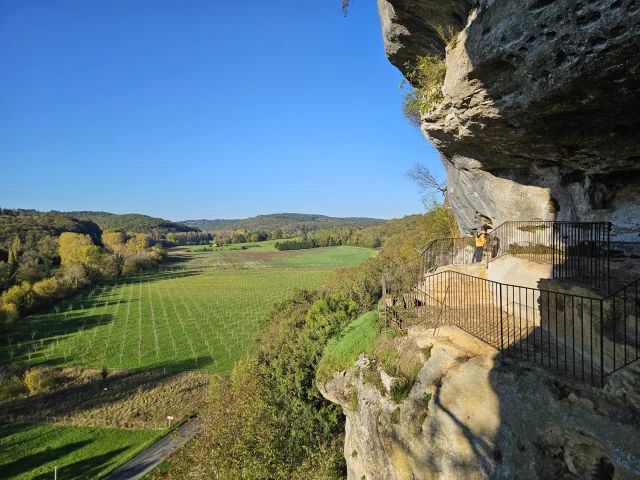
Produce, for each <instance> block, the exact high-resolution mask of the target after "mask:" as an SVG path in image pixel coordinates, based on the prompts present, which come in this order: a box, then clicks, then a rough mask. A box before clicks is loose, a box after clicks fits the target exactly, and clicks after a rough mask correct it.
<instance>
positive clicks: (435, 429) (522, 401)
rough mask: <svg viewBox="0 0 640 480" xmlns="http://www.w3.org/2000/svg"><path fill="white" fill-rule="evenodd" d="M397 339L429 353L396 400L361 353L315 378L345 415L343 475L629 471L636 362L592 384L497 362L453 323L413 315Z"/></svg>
mask: <svg viewBox="0 0 640 480" xmlns="http://www.w3.org/2000/svg"><path fill="white" fill-rule="evenodd" d="M407 341H410V342H415V344H416V347H417V348H414V351H418V352H420V351H422V352H425V353H426V356H427V357H428V359H427V360H426V362H425V363H424V366H423V367H422V369H421V370H420V372H419V374H418V376H417V379H416V382H415V384H414V385H413V387H412V389H411V391H410V393H409V395H408V396H407V397H406V398H405V399H404V400H402V401H400V402H399V403H395V402H394V401H393V400H392V395H390V390H391V388H392V385H393V382H394V379H393V378H390V377H389V376H388V375H386V374H385V373H384V372H383V371H381V370H380V367H379V366H377V365H375V364H372V363H371V361H370V360H369V359H368V358H366V357H365V356H364V355H361V357H360V359H359V360H358V361H357V362H356V365H355V366H354V367H353V368H352V369H350V370H348V371H346V372H340V373H337V374H336V375H335V376H334V377H333V378H332V379H331V380H329V381H328V382H327V383H326V384H321V385H319V387H320V389H321V391H322V393H323V395H325V397H327V398H328V399H329V400H331V401H333V402H335V403H338V404H341V405H342V407H343V410H344V412H345V415H346V438H345V447H344V453H345V458H346V460H347V467H348V478H349V479H350V480H362V479H367V480H385V479H389V480H391V479H393V480H397V479H462V478H464V479H495V478H504V479H534V478H539V479H554V478H563V479H578V478H585V479H587V478H591V479H613V478H615V479H631V478H639V476H640V423H639V422H638V412H640V396H638V394H637V390H634V389H633V387H632V385H633V383H634V382H636V381H637V380H638V378H637V377H638V372H637V371H636V372H632V371H631V370H629V371H627V372H625V373H624V374H619V375H617V376H615V377H614V378H613V379H612V380H611V382H610V384H609V385H608V386H607V387H606V388H605V389H604V390H600V389H596V388H592V387H588V386H585V385H584V384H578V383H573V382H571V381H568V380H563V379H559V378H556V377H553V376H552V375H551V374H549V373H548V372H546V371H544V370H542V369H539V368H537V367H536V366H534V365H528V364H525V363H520V364H512V365H508V366H505V365H503V364H502V362H501V361H499V359H498V357H497V353H496V351H495V350H494V349H492V348H490V347H488V346H487V345H486V344H484V343H482V342H480V341H478V340H476V339H475V338H474V337H472V336H470V335H468V334H466V333H465V332H462V331H461V330H458V329H457V328H455V327H442V328H440V329H439V330H438V331H437V332H436V331H434V330H426V329H424V328H418V327H412V328H411V329H410V330H409V335H408V337H407ZM420 349H422V350H420ZM405 350H406V345H405ZM419 355H420V356H422V355H423V353H419ZM421 358H422V357H421ZM372 370H373V371H376V370H377V371H378V373H379V374H380V378H381V379H382V382H381V383H380V382H375V381H372V380H371V377H372V374H371V372H372ZM376 383H377V384H376ZM634 392H635V393H634ZM396 400H397V398H396Z"/></svg>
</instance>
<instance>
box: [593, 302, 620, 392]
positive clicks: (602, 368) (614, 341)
mask: <svg viewBox="0 0 640 480" xmlns="http://www.w3.org/2000/svg"><path fill="white" fill-rule="evenodd" d="M615 300H616V299H615V297H614V299H613V301H614V302H615ZM591 321H592V322H593V309H592V311H591ZM613 321H614V324H615V321H616V319H615V317H614V319H613ZM615 348H616V339H615V337H614V338H613V351H614V356H615ZM591 383H593V380H592V382H591ZM600 386H601V387H604V300H603V299H600Z"/></svg>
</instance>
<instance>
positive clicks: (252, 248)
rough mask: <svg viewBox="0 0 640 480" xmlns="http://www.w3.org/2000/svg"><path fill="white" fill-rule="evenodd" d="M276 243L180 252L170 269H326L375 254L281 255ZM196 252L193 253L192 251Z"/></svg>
mask: <svg viewBox="0 0 640 480" xmlns="http://www.w3.org/2000/svg"><path fill="white" fill-rule="evenodd" d="M274 243H275V241H274V240H271V241H268V242H260V243H245V244H242V246H245V249H244V250H243V249H242V247H241V246H240V245H229V246H226V247H218V248H216V249H214V250H213V251H212V252H199V251H197V249H198V247H191V248H188V247H186V248H184V247H183V248H180V249H176V255H175V259H176V261H175V262H174V263H173V264H170V267H173V266H176V267H181V268H197V269H199V268H237V267H240V268H257V267H294V266H298V267H326V268H338V267H348V266H352V265H359V264H361V263H362V262H364V261H365V260H368V259H369V258H371V257H372V256H374V254H375V251H374V250H371V249H368V248H361V247H348V246H341V247H327V248H311V249H308V250H289V251H284V252H280V251H278V250H276V249H275V248H274V247H273V244H274ZM190 250H193V251H190Z"/></svg>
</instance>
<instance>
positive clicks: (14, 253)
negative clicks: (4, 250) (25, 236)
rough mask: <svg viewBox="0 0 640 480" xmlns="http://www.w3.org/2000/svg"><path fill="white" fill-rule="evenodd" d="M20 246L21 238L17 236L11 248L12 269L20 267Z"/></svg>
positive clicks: (10, 260)
mask: <svg viewBox="0 0 640 480" xmlns="http://www.w3.org/2000/svg"><path fill="white" fill-rule="evenodd" d="M20 245H21V242H20V237H19V236H17V235H16V236H15V237H14V238H13V241H12V242H11V246H10V247H9V265H10V266H11V268H12V269H15V268H17V266H18V261H19V260H20Z"/></svg>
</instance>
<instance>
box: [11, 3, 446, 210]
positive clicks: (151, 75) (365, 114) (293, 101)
mask: <svg viewBox="0 0 640 480" xmlns="http://www.w3.org/2000/svg"><path fill="white" fill-rule="evenodd" d="M0 71H1V72H2V74H1V75H0V181H1V182H2V184H1V187H0V206H2V207H9V208H15V207H21V208H35V209H38V210H51V209H53V210H102V211H109V212H114V213H129V212H136V213H144V214H147V215H153V216H160V217H164V218H169V219H172V220H183V219H193V218H243V217H247V216H255V215H259V214H267V213H277V212H300V213H320V214H326V215H332V216H369V217H378V218H392V217H399V216H403V215H406V214H410V213H417V212H420V211H422V210H423V207H422V204H421V202H420V197H419V193H418V191H417V189H416V187H415V186H414V185H413V184H412V183H411V181H410V180H408V179H407V178H406V177H405V176H404V174H405V172H406V171H407V170H408V169H409V168H410V167H411V166H412V165H413V164H415V163H416V162H420V163H423V164H425V165H427V166H429V167H430V168H432V169H435V170H437V171H438V172H442V167H441V165H440V161H439V159H438V156H437V154H436V152H435V150H434V149H433V148H432V147H431V146H430V145H429V144H428V143H427V142H426V141H424V140H423V139H422V136H421V135H420V134H419V133H418V132H417V131H416V130H414V129H412V128H411V127H410V126H409V125H408V124H407V123H406V122H405V121H404V119H403V118H402V115H401V112H400V91H399V90H398V84H399V83H400V81H401V80H402V76H401V74H400V73H399V72H398V70H396V68H395V67H393V66H392V65H391V64H390V63H389V62H388V61H387V59H386V58H385V55H384V48H383V43H382V34H381V29H380V21H379V18H378V14H377V10H376V6H375V2H373V1H358V2H355V4H354V5H353V7H352V8H351V11H350V14H349V16H348V17H347V18H343V16H342V14H341V12H340V0H316V1H307V2H290V1H286V2H285V1H280V0H272V1H269V2H264V1H263V0H246V1H243V2H228V1H219V0H214V1H212V0H209V1H195V0H186V1H184V2H175V1H160V0H156V1H153V2H152V1H148V2H147V1H136V2H127V1H120V0H114V1H109V2H87V1H66V2H62V1H60V2H57V1H56V2H52V1H50V0H45V1H42V2H36V1H30V0H13V1H7V0H0Z"/></svg>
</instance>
